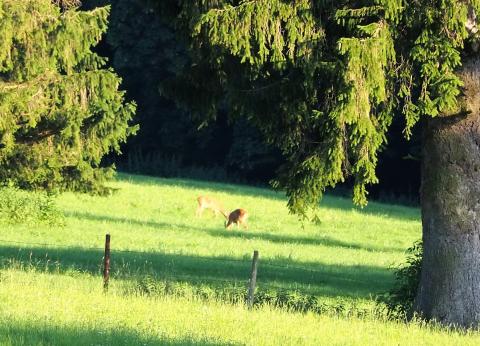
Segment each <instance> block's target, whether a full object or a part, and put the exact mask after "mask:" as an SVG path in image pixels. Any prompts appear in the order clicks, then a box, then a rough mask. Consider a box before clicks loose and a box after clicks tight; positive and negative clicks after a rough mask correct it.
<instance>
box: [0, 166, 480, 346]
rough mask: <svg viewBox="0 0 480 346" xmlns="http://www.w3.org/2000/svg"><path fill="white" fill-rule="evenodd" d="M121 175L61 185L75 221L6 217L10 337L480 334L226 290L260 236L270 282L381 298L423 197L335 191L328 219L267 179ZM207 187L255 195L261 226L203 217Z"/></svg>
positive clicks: (282, 338) (237, 339) (327, 205)
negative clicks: (353, 197) (300, 207)
mask: <svg viewBox="0 0 480 346" xmlns="http://www.w3.org/2000/svg"><path fill="white" fill-rule="evenodd" d="M112 187H113V188H115V189H117V192H116V193H115V194H113V195H111V196H108V197H93V196H89V195H81V194H74V193H65V194H62V195H60V196H59V198H58V200H57V206H58V208H59V209H60V210H61V211H62V212H63V213H64V214H65V223H66V226H65V227H56V226H48V225H45V224H35V225H25V224H20V225H8V224H7V225H5V226H4V227H3V228H2V230H1V231H0V266H1V270H0V301H1V302H2V304H0V343H3V344H12V345H17V344H28V345H30V344H55V345H56V344H65V345H67V344H68V345H70V344H72V343H73V344H111V345H117V344H118V345H121V344H128V345H131V344H174V345H177V344H178V345H180V344H182V345H183V344H207V345H224V344H255V345H262V344H265V345H268V344H270V345H279V344H292V345H293V344H295V345H297V344H312V345H316V344H328V345H331V344H341V345H344V344H355V345H356V344H385V345H390V344H411V345H413V344H415V345H416V344H458V343H462V344H472V345H473V344H474V343H478V341H480V340H479V338H478V334H476V333H475V332H468V333H461V332H458V331H452V330H444V329H441V328H438V327H434V326H422V325H421V324H418V323H413V324H409V325H405V324H398V323H392V322H387V321H385V320H384V319H383V318H382V317H381V316H379V315H375V314H364V315H359V314H349V313H339V314H335V313H331V312H332V311H331V310H329V309H328V308H326V309H325V312H326V313H322V311H323V310H322V311H316V312H315V311H309V310H308V309H306V310H307V312H305V313H298V312H295V311H294V310H295V309H291V306H288V304H287V305H286V306H284V307H283V308H281V309H279V308H275V306H274V305H278V304H276V303H275V301H274V300H270V301H268V299H266V298H265V302H266V304H263V305H259V306H258V307H257V308H255V309H253V310H248V309H247V308H246V307H245V306H244V304H243V303H242V301H241V299H236V300H235V299H226V293H225V292H239V291H241V290H242V289H243V288H244V287H246V284H247V280H248V275H249V270H250V266H251V263H250V261H251V256H252V253H253V250H259V252H260V262H259V272H258V278H257V280H258V287H259V288H258V289H259V293H260V295H261V294H262V292H264V294H266V293H265V292H277V293H278V292H283V293H281V294H287V293H288V294H290V295H291V296H294V295H295V294H296V295H298V296H299V297H300V298H301V297H310V296H312V297H315V299H316V301H317V303H318V306H326V307H335V306H338V307H340V308H341V309H344V310H343V312H345V311H346V310H345V307H354V308H355V309H357V311H360V310H361V311H373V310H374V307H375V304H374V299H375V296H376V295H377V294H379V293H381V292H385V291H387V290H388V289H390V288H391V286H392V283H393V274H392V272H391V271H390V270H389V267H390V266H392V265H395V264H398V263H400V262H402V261H403V260H404V249H406V248H408V247H409V246H410V245H411V244H412V243H413V242H414V241H415V240H417V239H418V238H419V237H420V222H419V213H418V210H417V209H412V208H406V207H400V206H392V205H382V204H377V203H371V204H370V205H369V206H368V207H367V208H365V209H356V208H354V207H353V206H352V205H351V202H350V201H349V200H346V199H342V198H336V197H335V198H334V197H328V196H327V197H326V198H325V200H324V201H323V204H322V207H321V209H320V212H319V216H320V222H319V223H317V224H304V225H303V226H302V224H301V223H300V222H298V220H297V218H296V217H295V216H293V215H290V214H289V213H288V211H287V209H286V207H285V199H284V197H283V196H282V195H280V194H276V193H274V192H271V191H268V190H265V189H259V188H252V187H248V186H241V185H228V184H213V183H204V182H199V181H192V180H178V179H177V180H176V179H155V178H147V177H141V176H131V175H121V176H120V178H119V179H118V180H117V181H116V182H114V183H112ZM199 194H208V195H210V196H212V197H215V198H217V199H218V200H220V201H222V202H223V204H224V205H225V207H226V208H227V209H228V210H233V209H235V208H238V207H242V208H245V209H247V210H248V211H249V212H250V214H251V217H250V219H249V223H250V228H249V230H246V231H245V230H237V229H234V230H233V231H227V230H225V229H224V228H223V220H222V219H220V218H215V217H214V216H213V214H211V215H209V214H208V213H207V212H205V214H204V216H203V217H202V218H196V217H195V208H196V197H197V196H198V195H199ZM106 233H110V234H111V239H112V240H111V249H112V271H111V285H110V289H109V291H108V293H106V294H105V293H104V292H103V290H102V280H101V275H100V274H101V263H102V255H103V253H102V252H103V250H102V248H103V242H104V237H105V234H106ZM142 285H143V286H142ZM167 286H168V287H167ZM229 290H233V291H229ZM222 294H223V295H222ZM300 298H299V300H301V299H300ZM282 299H283V298H282ZM288 299H290V298H288ZM292 299H293V298H292ZM280 305H281V304H280ZM341 309H340V310H341ZM297 310H298V309H297ZM300 310H301V309H300ZM318 312H320V314H319V313H318Z"/></svg>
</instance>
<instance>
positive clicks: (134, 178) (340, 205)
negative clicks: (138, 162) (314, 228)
mask: <svg viewBox="0 0 480 346" xmlns="http://www.w3.org/2000/svg"><path fill="white" fill-rule="evenodd" d="M119 180H120V181H124V182H131V183H134V184H136V185H144V186H155V185H163V186H171V187H181V188H182V189H187V190H196V193H198V192H197V191H198V190H205V191H208V192H213V193H227V194H232V195H238V196H246V197H261V198H265V199H270V200H276V201H283V202H285V204H286V202H287V198H286V197H285V194H284V193H282V192H276V191H273V190H272V189H269V188H268V187H254V186H249V185H238V184H227V183H214V182H208V181H200V180H189V179H179V178H158V177H152V176H144V175H129V174H125V173H122V174H119ZM195 197H197V196H196V194H195V195H194V194H193V191H192V198H195ZM320 207H321V208H327V209H335V210H342V211H344V212H349V211H355V212H357V213H361V214H365V215H375V216H382V217H387V218H392V219H397V220H404V221H420V213H419V210H418V208H412V207H405V206H400V205H391V204H383V203H379V202H375V201H371V202H370V203H369V205H368V206H367V207H365V208H358V207H355V206H354V204H353V202H352V200H351V198H346V197H339V196H334V195H330V194H326V195H325V196H324V198H323V199H322V202H321V203H320ZM320 210H321V209H320Z"/></svg>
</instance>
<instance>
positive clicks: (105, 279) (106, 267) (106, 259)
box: [103, 234, 110, 291]
mask: <svg viewBox="0 0 480 346" xmlns="http://www.w3.org/2000/svg"><path fill="white" fill-rule="evenodd" d="M109 278H110V234H107V235H105V255H104V257H103V289H104V290H105V291H107V290H108V279H109Z"/></svg>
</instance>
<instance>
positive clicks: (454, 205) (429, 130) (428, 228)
mask: <svg viewBox="0 0 480 346" xmlns="http://www.w3.org/2000/svg"><path fill="white" fill-rule="evenodd" d="M459 75H460V77H461V78H462V81H463V82H464V90H463V95H462V96H461V97H460V108H461V109H460V110H459V111H456V112H454V113H453V114H445V115H444V116H440V117H437V118H433V119H429V120H428V121H427V122H426V124H425V128H424V133H423V162H422V187H421V203H422V224H423V245H424V253H423V263H422V272H421V279H420V286H419V289H418V293H417V298H416V301H415V304H414V309H415V311H416V312H418V313H420V314H421V315H422V316H423V317H424V318H426V319H429V320H437V321H439V322H441V323H443V324H451V325H460V326H465V327H471V326H476V325H478V324H479V322H480V60H475V61H470V62H468V63H464V66H463V68H462V70H461V71H460V72H459Z"/></svg>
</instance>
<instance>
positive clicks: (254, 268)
mask: <svg viewBox="0 0 480 346" xmlns="http://www.w3.org/2000/svg"><path fill="white" fill-rule="evenodd" d="M257 267H258V251H257V250H255V251H253V259H252V273H251V274H250V283H249V286H248V301H247V304H248V307H249V308H252V307H253V297H254V294H255V284H256V283H257Z"/></svg>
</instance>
